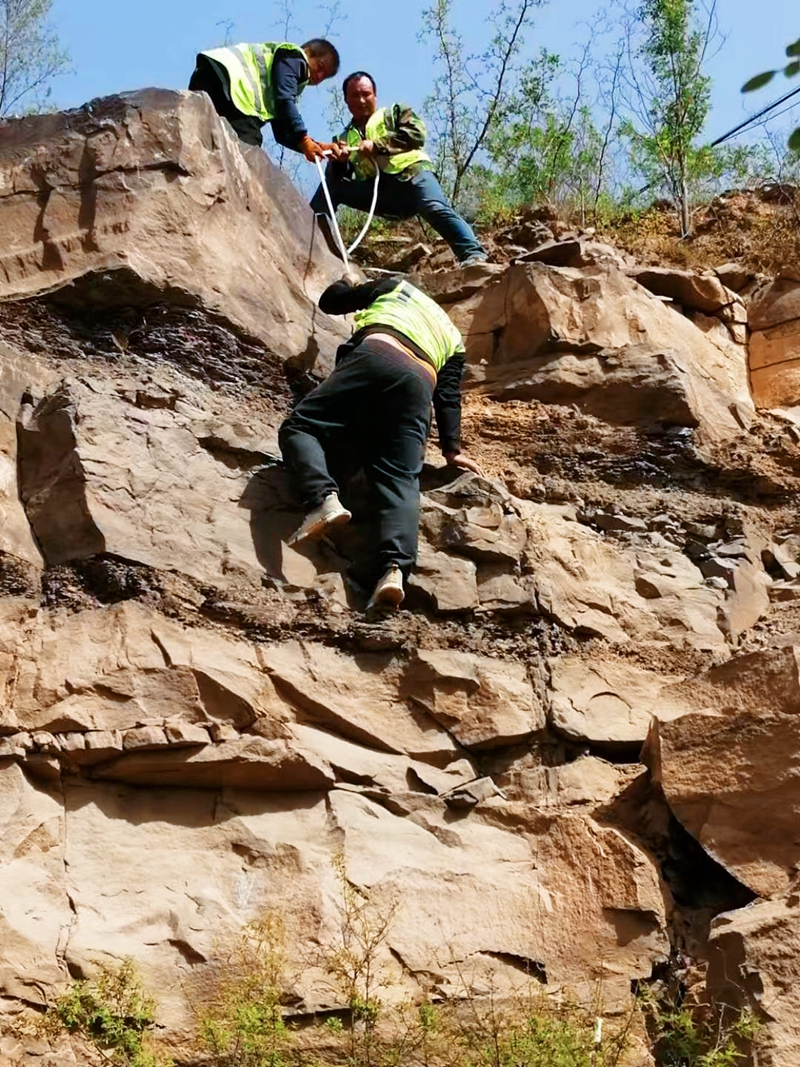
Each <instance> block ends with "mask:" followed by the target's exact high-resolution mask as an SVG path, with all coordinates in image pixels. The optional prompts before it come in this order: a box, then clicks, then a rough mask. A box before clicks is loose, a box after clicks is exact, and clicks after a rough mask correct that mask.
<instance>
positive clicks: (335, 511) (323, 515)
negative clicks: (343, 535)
mask: <svg viewBox="0 0 800 1067" xmlns="http://www.w3.org/2000/svg"><path fill="white" fill-rule="evenodd" d="M352 517H353V516H352V513H351V512H349V511H348V510H347V508H346V507H344V505H343V504H342V503H341V501H340V500H339V495H338V493H328V495H327V496H326V497H325V499H324V500H323V501H322V503H321V504H320V506H319V507H318V508H314V510H313V511H309V513H308V515H306V517H305V518H304V519H303V521H302V523H301V524H300V526H298V528H297V529H296V530H295V532H294V533H293V534H292V536H291V537H290V538H289V540H288V541H287V542H286V544H287V545H296V544H298V542H300V541H306V540H308V539H309V538H314V539H317V538H320V537H324V535H325V534H326V533H327V532H328V530H330V529H331V527H333V526H342V525H344V523H346V522H350V520H351V519H352Z"/></svg>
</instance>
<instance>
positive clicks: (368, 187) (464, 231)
mask: <svg viewBox="0 0 800 1067" xmlns="http://www.w3.org/2000/svg"><path fill="white" fill-rule="evenodd" d="M341 173H342V167H341V166H337V165H336V164H335V163H329V164H328V166H327V168H326V170H325V180H326V182H327V183H328V191H329V192H330V194H331V201H332V203H333V207H334V210H335V209H336V208H337V207H339V205H340V204H346V205H347V207H352V208H355V209H356V210H357V211H369V208H370V204H371V203H372V192H373V182H372V179H369V180H368V181H354V180H353V179H351V178H346V177H341ZM311 207H312V209H313V210H314V212H315V213H316V214H317V215H329V214H330V212H329V211H328V205H327V203H326V201H325V193H324V192H323V189H322V186H320V187H319V188H318V189H317V191H316V192H315V193H314V196H313V197H312V199H311ZM375 214H376V215H378V216H379V217H380V218H390V219H392V218H394V219H410V218H413V217H414V215H419V216H420V217H421V218H423V219H425V221H426V222H427V223H429V225H431V226H432V227H433V228H434V230H436V232H437V233H438V234H440V235H441V236H442V237H443V238H444V239H445V241H447V243H448V244H449V245H450V247H451V248H452V249H453V252H454V254H455V257H456V259H457V260H458V261H459V263H461V262H463V261H464V260H465V259H468V258H469V257H470V256H485V255H486V251H485V249H484V248H483V246H482V245H481V243H480V242H479V241H478V238H477V237H476V236H475V234H474V233H473V231H472V227H471V226H470V225H469V224H468V223H467V222H465V221H464V219H462V218H461V216H460V215H459V214H458V212H457V211H454V210H453V208H452V207H451V205H450V204H449V203H448V202H447V198H446V197H445V195H444V192H443V191H442V187H441V185H439V180H438V178H437V177H436V175H435V174H434V173H433V171H432V170H421V171H419V172H418V173H417V174H415V175H414V177H413V178H407V179H403V180H401V179H400V178H398V177H397V176H396V175H394V174H386V173H384V172H381V180H380V184H379V186H378V204H377V207H376V209H375Z"/></svg>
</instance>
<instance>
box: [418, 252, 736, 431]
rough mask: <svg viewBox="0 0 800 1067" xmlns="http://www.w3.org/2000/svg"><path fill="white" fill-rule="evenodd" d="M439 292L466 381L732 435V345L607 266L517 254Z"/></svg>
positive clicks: (511, 394) (610, 415) (611, 416)
mask: <svg viewBox="0 0 800 1067" xmlns="http://www.w3.org/2000/svg"><path fill="white" fill-rule="evenodd" d="M434 295H435V297H436V299H437V300H438V301H439V302H440V303H441V304H442V305H443V306H444V307H445V308H446V309H447V310H448V311H449V312H450V314H451V317H452V318H453V321H454V322H455V323H456V325H457V326H458V327H459V329H460V330H461V332H462V333H463V334H464V336H465V337H466V339H467V352H468V359H469V381H470V382H471V383H472V386H473V387H474V388H478V389H480V390H481V392H484V393H485V394H487V395H488V396H491V397H499V398H504V399H506V398H524V399H529V398H532V399H538V400H543V401H545V402H547V403H572V402H574V403H577V404H578V405H579V406H580V407H582V408H585V410H587V411H589V412H591V413H592V414H595V415H598V416H599V417H601V418H604V419H607V420H609V421H612V422H615V423H634V424H635V423H637V422H642V421H646V422H650V423H651V422H653V421H661V422H664V423H667V424H670V423H675V424H678V425H689V426H698V427H699V428H700V432H701V435H703V436H705V437H706V438H708V439H724V438H727V437H731V436H734V435H735V434H737V433H738V432H739V430H740V425H739V423H738V422H737V420H736V419H735V418H734V416H733V415H732V414H731V410H730V407H731V404H734V403H737V404H741V405H742V406H743V409H750V408H751V407H752V401H751V400H750V395H749V389H748V383H747V368H746V363H745V360H744V358H743V354H742V351H741V349H740V348H739V347H738V346H736V345H734V344H733V343H732V342H730V341H714V340H713V339H711V338H709V337H708V336H706V335H704V334H703V333H702V331H700V330H698V329H697V327H696V326H694V325H693V324H692V323H691V322H689V321H688V319H686V318H684V316H682V315H679V314H676V313H675V311H674V310H673V309H671V308H669V307H665V306H664V305H663V304H662V303H661V302H660V301H658V300H656V299H654V298H653V297H652V296H650V295H648V294H647V293H645V292H644V291H643V290H642V288H641V287H640V286H638V285H637V284H636V283H635V282H634V281H632V280H631V279H629V278H627V277H626V276H625V274H624V273H623V272H622V271H620V270H617V269H615V268H614V267H613V266H611V267H608V266H603V267H601V266H597V267H589V268H584V269H577V268H569V267H563V268H558V267H550V266H546V265H544V264H541V263H525V264H518V265H516V266H512V267H510V268H509V269H508V270H507V271H506V272H505V273H503V274H501V275H495V274H488V275H486V276H483V277H482V278H481V279H479V281H477V282H476V283H475V285H474V287H473V289H472V291H471V292H466V291H464V289H463V285H462V283H460V282H458V281H456V280H455V279H453V281H452V283H449V282H448V280H447V279H444V280H439V281H438V283H437V286H436V288H435V289H434Z"/></svg>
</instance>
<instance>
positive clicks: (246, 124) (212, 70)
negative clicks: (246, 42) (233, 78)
mask: <svg viewBox="0 0 800 1067" xmlns="http://www.w3.org/2000/svg"><path fill="white" fill-rule="evenodd" d="M189 88H190V89H191V91H192V92H195V93H206V94H207V95H208V96H210V97H211V103H212V104H213V105H214V109H215V111H216V112H217V114H218V115H220V116H221V117H222V118H223V119H227V120H228V122H229V123H230V124H231V126H232V127H233V130H234V133H235V134H236V136H237V137H238V138H239V140H240V141H244V143H245V144H254V145H256V146H257V147H259V148H260V147H261V145H262V144H263V138H262V136H261V127H262V126H263V125H264V124H263V122H262V121H261V119H257V118H256V117H255V116H254V115H245V114H243V113H242V112H241V111H240V110H239V109H238V107H234V105H233V102H232V101H231V95H230V84H229V82H228V74H227V71H226V70H225V68H224V67H220V66H219V65H218V64H217V63H214V62H213V60H211V59H209V58H208V57H207V56H203V55H200V56H198V57H197V66H196V67H195V68H194V73H193V74H192V77H191V78H190V80H189Z"/></svg>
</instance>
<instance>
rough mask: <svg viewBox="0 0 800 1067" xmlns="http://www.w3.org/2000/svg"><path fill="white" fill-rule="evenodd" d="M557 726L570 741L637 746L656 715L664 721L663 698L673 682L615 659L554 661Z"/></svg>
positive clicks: (553, 720)
mask: <svg viewBox="0 0 800 1067" xmlns="http://www.w3.org/2000/svg"><path fill="white" fill-rule="evenodd" d="M549 667H550V690H551V697H550V712H549V719H550V722H551V723H552V725H553V727H554V728H555V729H556V730H558V732H559V733H561V734H564V735H565V736H566V737H570V738H574V739H575V740H579V741H591V742H592V743H595V744H637V743H641V742H643V741H644V740H645V738H646V737H647V734H648V731H649V728H650V721H651V719H652V718H653V716H654V715H655V716H658V717H661V715H662V714H663V709H662V707H661V704H660V700H659V694H660V693H661V690H662V688H663V687H664V686H665V685H668V684H669V683H670V682H671V681H672V679H670V678H669V677H668V676H667V675H665V674H659V673H658V672H656V671H650V670H645V669H644V668H642V667H638V666H636V665H634V664H628V663H625V662H622V661H620V660H615V659H602V658H600V657H596V656H594V657H592V658H591V659H590V660H583V659H580V658H579V657H577V656H564V657H561V658H559V659H553V660H551V661H550V664H549Z"/></svg>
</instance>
